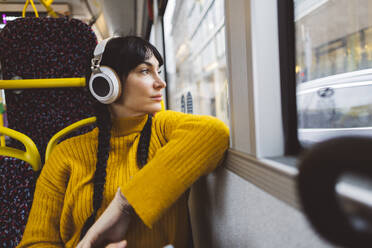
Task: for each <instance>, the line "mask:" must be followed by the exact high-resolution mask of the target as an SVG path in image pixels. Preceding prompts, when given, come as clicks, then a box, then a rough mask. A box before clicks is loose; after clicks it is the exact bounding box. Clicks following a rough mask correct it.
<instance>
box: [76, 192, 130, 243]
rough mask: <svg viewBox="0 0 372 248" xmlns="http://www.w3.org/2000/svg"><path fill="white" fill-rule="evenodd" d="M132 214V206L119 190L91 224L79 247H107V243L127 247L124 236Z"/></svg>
mask: <svg viewBox="0 0 372 248" xmlns="http://www.w3.org/2000/svg"><path fill="white" fill-rule="evenodd" d="M132 214H133V209H132V207H131V206H130V205H129V202H128V201H127V199H125V197H124V196H123V195H122V194H121V192H120V190H118V191H117V192H116V194H115V197H114V199H113V200H112V201H111V203H110V204H109V206H108V207H107V209H106V210H105V211H104V212H103V214H102V215H101V216H100V217H99V218H98V220H97V221H96V222H95V223H94V224H93V225H92V226H91V228H90V229H89V230H88V232H87V233H86V234H85V236H84V238H83V239H82V240H81V241H80V242H79V244H78V245H77V248H94V247H105V246H106V245H107V246H106V247H108V248H115V247H126V242H124V241H123V237H124V236H125V234H126V232H127V229H128V226H129V221H130V218H131V215H132ZM124 243H125V244H124ZM123 245H124V246H123Z"/></svg>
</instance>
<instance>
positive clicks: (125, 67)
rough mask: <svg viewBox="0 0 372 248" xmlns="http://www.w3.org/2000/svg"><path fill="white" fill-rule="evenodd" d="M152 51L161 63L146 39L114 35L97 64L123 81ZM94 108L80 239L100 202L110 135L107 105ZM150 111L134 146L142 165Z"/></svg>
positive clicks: (146, 153) (148, 134) (160, 63)
mask: <svg viewBox="0 0 372 248" xmlns="http://www.w3.org/2000/svg"><path fill="white" fill-rule="evenodd" d="M152 55H154V56H155V58H156V59H157V60H158V62H159V66H161V65H162V64H163V59H162V57H161V55H160V53H159V52H158V50H157V49H156V48H155V47H154V46H152V45H151V44H150V43H149V42H147V41H146V40H144V39H142V38H139V37H136V36H127V37H118V38H113V39H111V40H110V41H109V42H108V43H107V44H106V47H105V51H104V53H103V57H102V61H101V65H107V66H109V67H111V68H112V69H114V70H115V71H116V73H117V74H118V75H120V76H121V77H120V78H121V79H123V81H122V83H124V81H125V80H124V79H125V78H127V76H128V74H129V73H130V71H131V70H133V69H134V68H136V67H137V66H138V65H139V64H141V63H143V62H144V61H145V60H147V59H149V58H150V57H151V56H152ZM94 109H95V112H96V118H97V122H96V123H97V128H98V149H97V164H96V169H95V172H94V176H93V184H94V185H93V213H92V214H91V215H90V216H89V217H88V219H87V220H86V221H85V223H84V225H83V228H82V230H81V233H80V240H81V239H82V238H83V237H84V236H85V234H86V233H87V231H88V230H89V228H90V227H91V226H92V225H93V224H94V222H95V219H96V216H97V212H98V210H99V208H100V207H101V205H102V200H103V191H104V186H105V183H106V167H107V160H108V158H109V152H110V139H111V127H112V121H111V115H110V112H109V109H108V105H105V104H102V103H100V102H98V101H97V102H96V103H95V108H94ZM151 124H152V115H151V114H149V116H148V119H147V122H146V124H145V126H144V128H143V130H142V131H141V135H140V140H139V144H138V148H137V165H138V167H139V168H142V167H143V166H145V164H146V163H147V158H148V151H149V145H150V138H151Z"/></svg>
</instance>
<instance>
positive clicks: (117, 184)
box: [19, 36, 229, 248]
mask: <svg viewBox="0 0 372 248" xmlns="http://www.w3.org/2000/svg"><path fill="white" fill-rule="evenodd" d="M100 44H101V45H102V43H100ZM100 44H98V46H100ZM98 46H97V48H96V50H97V49H98ZM103 47H104V49H103V50H104V52H103V54H102V58H101V59H102V60H100V61H98V67H99V66H101V68H104V67H105V66H107V67H110V68H112V69H113V71H114V72H115V73H116V74H117V75H118V77H119V78H120V81H121V83H120V84H121V87H122V90H121V91H118V92H119V93H118V95H119V97H118V99H117V100H115V101H113V102H112V103H109V102H110V101H108V102H106V103H109V104H102V103H97V106H96V110H97V128H95V129H94V130H92V131H91V132H89V133H86V134H84V135H80V136H77V137H73V138H70V139H68V140H66V141H63V142H61V143H60V144H59V145H58V146H57V147H56V148H55V150H54V151H53V153H52V155H51V156H50V158H49V159H48V161H47V162H46V163H45V165H44V168H43V170H42V172H41V175H40V177H39V179H38V181H37V185H36V189H35V196H34V202H33V205H32V209H31V212H30V216H29V219H28V223H27V226H26V230H25V233H24V236H23V239H22V242H21V243H20V245H19V247H76V246H77V245H78V246H77V247H79V248H80V247H84V248H85V247H125V244H126V242H127V243H128V246H129V247H146V248H149V247H156V248H159V247H163V246H164V245H167V244H172V245H174V246H175V247H177V248H179V247H188V246H189V245H190V242H191V239H190V235H191V232H190V226H189V222H188V209H187V194H186V191H187V189H188V188H189V187H190V186H191V184H192V183H193V182H195V180H197V179H198V178H199V177H200V176H202V175H205V174H206V173H208V172H210V171H212V170H213V169H214V168H215V167H216V166H217V164H218V162H219V161H220V160H221V159H222V157H223V154H224V152H225V150H226V149H227V148H228V135H229V131H228V128H227V127H226V126H225V125H224V124H223V122H221V121H219V120H218V119H216V118H213V117H210V116H198V115H190V114H183V113H179V112H174V111H160V110H161V101H162V96H161V90H162V89H163V88H164V87H165V86H166V84H165V82H164V81H163V80H162V79H161V78H160V76H159V68H160V67H161V66H162V64H163V60H162V58H161V55H160V54H159V52H158V51H157V50H156V48H155V47H153V46H152V45H151V44H150V43H148V42H147V41H145V40H143V39H141V38H138V37H132V36H131V37H124V38H123V37H118V38H112V39H110V40H109V41H108V42H107V43H105V45H104V46H103ZM93 67H97V64H93ZM93 88H94V87H93ZM120 92H121V93H120ZM93 95H95V94H93ZM98 95H99V94H98ZM96 97H97V96H96ZM124 240H126V241H124Z"/></svg>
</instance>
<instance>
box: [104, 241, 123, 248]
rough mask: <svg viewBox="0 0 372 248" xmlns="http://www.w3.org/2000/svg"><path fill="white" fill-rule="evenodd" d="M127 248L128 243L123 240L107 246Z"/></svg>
mask: <svg viewBox="0 0 372 248" xmlns="http://www.w3.org/2000/svg"><path fill="white" fill-rule="evenodd" d="M125 247H127V241H126V240H123V241H120V242H118V243H111V244H109V245H107V246H106V247H105V248H125Z"/></svg>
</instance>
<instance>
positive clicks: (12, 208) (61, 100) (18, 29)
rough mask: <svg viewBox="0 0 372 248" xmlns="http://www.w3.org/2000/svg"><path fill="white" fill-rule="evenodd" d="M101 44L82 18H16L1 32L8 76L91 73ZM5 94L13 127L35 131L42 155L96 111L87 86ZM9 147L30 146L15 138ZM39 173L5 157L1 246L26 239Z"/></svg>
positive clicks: (0, 174)
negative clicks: (51, 142) (63, 132)
mask: <svg viewBox="0 0 372 248" xmlns="http://www.w3.org/2000/svg"><path fill="white" fill-rule="evenodd" d="M96 43H97V41H96V37H95V35H94V33H93V31H92V30H91V28H90V27H89V26H88V25H86V24H84V23H82V22H81V21H79V20H75V19H71V20H69V19H67V18H57V19H54V18H20V19H16V20H14V21H12V22H9V23H8V24H7V25H6V26H5V27H4V29H3V30H2V31H1V32H0V62H1V69H2V75H3V79H15V78H17V77H20V78H22V79H39V78H69V77H85V76H86V75H87V73H89V71H90V58H91V57H92V54H93V51H94V48H95V45H96ZM5 98H6V104H7V119H8V127H9V128H12V129H14V130H17V131H19V132H22V133H24V134H26V135H27V136H29V137H30V138H31V139H32V140H33V141H34V142H35V143H36V146H37V147H38V149H39V152H40V155H41V157H42V160H43V159H44V154H45V149H46V145H47V143H48V141H49V140H50V138H51V137H52V136H53V135H54V134H55V133H57V132H58V131H59V130H61V129H62V128H64V127H66V126H68V125H70V124H72V123H74V122H76V121H79V120H81V119H84V118H87V117H90V116H92V115H93V109H92V102H93V99H92V98H91V96H90V94H89V91H88V90H87V88H50V89H24V90H6V91H5ZM87 130H89V128H85V129H83V130H80V132H79V133H82V132H85V131H87ZM8 146H13V147H16V148H19V149H24V148H23V145H22V144H20V143H19V142H15V141H11V144H10V145H8ZM43 162H44V161H43ZM36 174H37V173H34V172H33V171H32V170H31V168H30V166H29V165H28V164H26V163H24V162H23V161H20V160H17V159H14V158H5V157H0V180H1V181H0V187H1V193H0V204H1V205H0V246H1V247H15V246H16V245H17V244H18V243H19V242H20V240H21V237H22V233H23V231H24V227H25V225H26V222H27V217H28V212H29V209H30V207H31V203H32V198H33V191H34V186H35V181H36V180H35V175H36Z"/></svg>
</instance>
